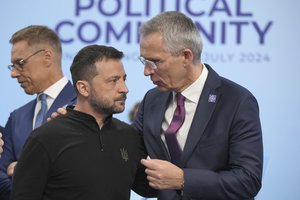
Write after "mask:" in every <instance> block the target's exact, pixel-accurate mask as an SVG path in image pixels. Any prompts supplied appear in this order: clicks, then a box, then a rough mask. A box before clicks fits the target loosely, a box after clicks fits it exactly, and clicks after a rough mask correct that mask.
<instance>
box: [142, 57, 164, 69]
mask: <svg viewBox="0 0 300 200" xmlns="http://www.w3.org/2000/svg"><path fill="white" fill-rule="evenodd" d="M139 60H140V61H141V63H142V64H143V65H148V66H150V67H151V69H157V65H158V64H159V63H162V62H163V61H162V60H158V61H151V60H147V59H146V58H144V57H143V56H139Z"/></svg>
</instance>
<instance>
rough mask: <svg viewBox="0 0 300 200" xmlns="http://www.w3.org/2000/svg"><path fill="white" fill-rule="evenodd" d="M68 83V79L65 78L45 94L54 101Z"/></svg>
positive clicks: (49, 88)
mask: <svg viewBox="0 0 300 200" xmlns="http://www.w3.org/2000/svg"><path fill="white" fill-rule="evenodd" d="M67 83H68V79H67V77H65V76H64V77H62V78H61V79H60V80H59V81H57V82H56V83H54V84H53V85H51V86H50V87H48V88H47V89H46V90H45V91H44V92H43V93H45V94H47V96H48V97H50V98H52V99H56V97H57V96H58V95H59V93H60V92H61V91H62V90H63V88H64V87H65V86H66V85H67Z"/></svg>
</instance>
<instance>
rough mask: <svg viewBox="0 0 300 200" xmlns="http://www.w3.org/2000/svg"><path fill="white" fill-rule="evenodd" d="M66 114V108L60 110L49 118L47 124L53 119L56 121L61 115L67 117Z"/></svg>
mask: <svg viewBox="0 0 300 200" xmlns="http://www.w3.org/2000/svg"><path fill="white" fill-rule="evenodd" d="M65 114H67V109H66V108H58V109H57V111H56V112H54V113H52V114H51V116H50V117H48V118H47V122H49V121H50V120H51V119H54V118H55V117H57V116H59V115H65Z"/></svg>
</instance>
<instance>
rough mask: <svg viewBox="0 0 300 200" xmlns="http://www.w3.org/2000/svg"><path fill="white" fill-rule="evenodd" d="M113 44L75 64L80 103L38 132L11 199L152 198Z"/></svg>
mask: <svg viewBox="0 0 300 200" xmlns="http://www.w3.org/2000/svg"><path fill="white" fill-rule="evenodd" d="M122 57H123V53H122V52H120V51H118V50H116V49H115V48H113V47H106V46H99V45H91V46H87V47H85V48H83V49H82V50H80V51H79V53H78V54H77V55H76V56H75V58H74V60H73V63H72V65H71V73H72V79H73V83H74V87H75V90H76V92H77V104H76V106H75V107H74V108H73V109H71V108H68V113H67V114H66V115H63V116H59V117H57V118H56V119H53V120H52V121H51V122H49V123H46V124H45V125H43V126H41V127H40V128H38V129H36V130H34V131H33V132H32V134H31V136H30V138H29V139H28V141H27V143H26V144H25V146H24V150H23V152H22V154H21V156H20V159H19V162H18V165H17V167H16V169H15V174H14V178H13V188H12V196H11V198H12V200H21V199H31V200H35V199H37V200H38V199H53V200H56V199H62V200H63V199H70V200H71V199H72V200H76V199H88V200H93V199H95V200H96V199H106V200H110V199H111V200H113V199H114V200H122V199H129V198H130V190H131V189H133V190H134V191H135V192H137V193H138V194H140V195H142V196H149V197H151V196H153V195H155V191H154V190H152V189H151V188H150V187H149V185H148V181H147V179H146V175H145V172H144V168H142V166H141V164H140V163H139V162H140V159H141V158H143V157H145V155H146V154H145V149H144V148H143V142H142V138H141V137H140V135H139V134H138V133H137V132H136V131H135V130H134V128H132V127H131V126H130V125H128V124H126V123H124V122H121V121H119V120H118V119H116V118H113V116H112V115H113V114H114V113H120V112H123V111H124V109H125V101H126V96H127V93H128V88H127V86H126V84H125V80H126V73H125V70H124V68H123V64H122V62H121V58H122Z"/></svg>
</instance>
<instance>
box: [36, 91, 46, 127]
mask: <svg viewBox="0 0 300 200" xmlns="http://www.w3.org/2000/svg"><path fill="white" fill-rule="evenodd" d="M46 97H47V95H46V94H44V93H42V94H40V96H39V97H38V98H39V99H40V100H41V109H40V110H39V112H38V114H37V115H36V119H35V126H34V128H37V127H39V126H41V125H42V123H43V121H44V118H45V115H46V113H47V101H46Z"/></svg>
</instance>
